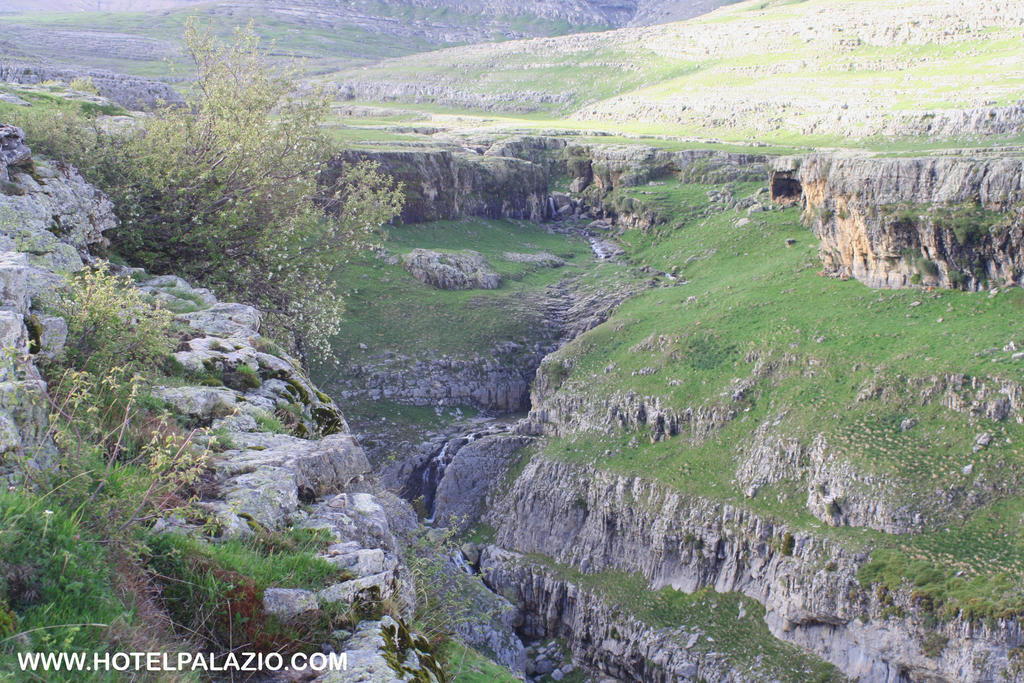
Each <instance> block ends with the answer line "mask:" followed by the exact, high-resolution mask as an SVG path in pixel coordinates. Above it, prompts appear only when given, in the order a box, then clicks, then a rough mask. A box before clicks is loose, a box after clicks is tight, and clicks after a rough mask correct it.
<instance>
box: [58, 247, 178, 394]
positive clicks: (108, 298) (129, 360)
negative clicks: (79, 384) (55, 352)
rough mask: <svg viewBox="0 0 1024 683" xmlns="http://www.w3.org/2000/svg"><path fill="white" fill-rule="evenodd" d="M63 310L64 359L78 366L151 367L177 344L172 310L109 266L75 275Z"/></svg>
mask: <svg viewBox="0 0 1024 683" xmlns="http://www.w3.org/2000/svg"><path fill="white" fill-rule="evenodd" d="M57 309H58V310H59V312H60V314H61V315H63V316H64V318H65V320H66V321H67V325H68V338H67V346H66V349H65V357H64V361H65V362H66V363H67V364H68V365H69V366H70V367H71V368H74V369H76V370H83V371H86V372H89V373H92V374H94V375H97V376H102V375H106V374H107V373H108V372H109V371H110V370H111V369H112V368H114V367H117V368H120V370H121V372H123V373H124V374H125V375H131V374H132V373H136V372H146V371H149V370H152V369H154V368H156V367H157V365H158V364H160V363H161V362H162V361H163V359H164V358H166V357H167V355H168V354H169V353H170V351H171V349H172V348H173V343H172V341H171V338H170V328H171V321H172V316H171V313H170V312H169V311H166V310H164V309H162V308H159V307H158V306H156V305H155V304H154V302H153V300H152V299H151V298H150V297H148V296H147V295H145V294H143V293H142V292H140V291H139V290H137V289H135V288H134V287H132V286H131V284H130V283H129V282H128V280H126V279H125V278H121V277H118V276H115V275H112V274H110V272H109V270H107V268H106V267H101V268H98V269H96V270H84V271H82V272H80V273H78V274H76V275H74V276H72V277H71V279H70V280H69V281H68V286H67V287H66V288H65V289H64V290H63V291H62V292H61V293H60V295H59V297H58V300H57Z"/></svg>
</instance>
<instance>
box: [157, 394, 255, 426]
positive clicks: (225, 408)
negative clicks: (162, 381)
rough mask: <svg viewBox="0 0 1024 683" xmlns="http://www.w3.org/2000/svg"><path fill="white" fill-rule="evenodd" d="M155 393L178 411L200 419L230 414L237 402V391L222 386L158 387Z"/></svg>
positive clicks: (205, 419) (204, 419) (210, 418)
mask: <svg viewBox="0 0 1024 683" xmlns="http://www.w3.org/2000/svg"><path fill="white" fill-rule="evenodd" d="M153 395H154V396H156V397H157V398H159V399H161V400H163V401H166V402H167V403H169V404H170V405H171V406H172V407H173V408H174V409H175V410H176V411H177V412H178V413H180V414H182V415H186V416H188V417H190V418H192V419H195V420H200V421H207V420H212V419H214V418H218V417H225V416H226V415H229V414H230V413H232V412H233V411H234V410H235V407H236V402H237V398H236V395H235V392H233V391H231V390H230V389H224V388H222V387H194V386H186V387H157V388H156V389H154V390H153Z"/></svg>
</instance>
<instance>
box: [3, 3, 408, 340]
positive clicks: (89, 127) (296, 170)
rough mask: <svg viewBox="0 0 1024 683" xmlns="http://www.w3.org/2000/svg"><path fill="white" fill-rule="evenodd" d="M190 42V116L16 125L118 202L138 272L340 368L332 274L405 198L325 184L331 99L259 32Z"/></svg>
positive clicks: (361, 179) (370, 170) (338, 172)
mask: <svg viewBox="0 0 1024 683" xmlns="http://www.w3.org/2000/svg"><path fill="white" fill-rule="evenodd" d="M185 41H186V46H187V49H188V52H189V55H190V56H191V58H192V60H193V61H194V63H195V66H196V74H197V80H196V83H195V87H194V89H193V91H192V95H191V97H190V98H189V101H188V103H187V106H184V107H180V106H179V107H170V106H169V107H165V108H163V109H159V110H158V111H156V112H155V113H154V114H153V115H152V116H150V117H148V118H147V119H146V120H145V121H144V122H138V123H137V125H136V126H135V127H134V128H131V129H129V130H126V131H120V132H118V131H110V132H107V131H105V130H104V128H103V126H102V125H100V123H99V122H98V121H97V116H98V114H99V113H101V112H98V111H91V110H90V111H84V110H83V109H80V108H75V109H70V108H67V107H50V108H48V109H46V110H42V111H39V112H25V113H21V112H19V113H18V117H17V121H16V123H17V124H18V125H21V126H22V127H23V128H24V129H25V131H26V135H27V136H28V138H29V140H30V142H31V144H32V145H33V146H35V147H36V148H37V151H39V152H42V153H44V154H49V155H52V156H57V157H58V158H59V159H61V160H65V161H69V162H71V163H74V164H75V165H76V166H78V167H79V168H80V169H81V170H82V172H83V173H84V174H85V175H86V177H87V178H88V179H89V180H90V181H91V182H94V183H97V184H98V185H100V187H101V188H102V189H103V190H104V191H106V192H107V194H109V195H110V197H111V199H112V200H113V201H114V204H115V207H116V210H117V213H118V217H119V218H120V219H121V226H120V228H119V229H118V230H116V231H114V232H113V234H112V235H111V236H112V238H113V241H114V245H115V247H116V248H117V249H118V250H120V251H121V252H123V253H124V254H126V255H130V258H131V260H132V261H133V262H135V263H137V264H139V265H142V266H145V267H146V269H147V270H149V271H150V272H153V273H157V274H163V273H171V272H173V273H175V274H178V275H181V276H184V277H186V278H188V279H191V280H194V281H197V282H200V283H202V284H203V285H205V286H207V287H211V288H213V289H214V290H216V291H217V293H218V295H219V296H220V298H221V299H235V300H238V301H243V302H245V303H249V304H252V305H254V306H257V307H258V308H261V309H263V310H264V311H265V313H266V317H265V320H264V324H265V325H266V327H267V329H268V330H269V332H270V333H271V334H272V335H277V336H278V337H280V338H281V339H282V340H284V341H286V342H287V343H289V344H291V345H293V346H294V348H295V350H296V351H297V352H298V354H299V355H300V357H302V358H303V359H304V360H305V357H306V354H307V353H308V352H310V351H312V352H316V353H319V354H323V355H329V352H330V347H329V344H328V339H329V338H330V337H331V336H332V335H333V334H334V333H335V332H336V331H337V329H338V326H339V325H340V314H341V312H342V310H343V308H344V307H343V298H342V297H341V296H339V292H337V291H335V288H334V287H333V286H332V282H333V279H332V276H333V271H334V269H335V268H337V267H338V266H339V264H340V263H342V262H343V261H344V259H345V257H346V256H347V255H348V254H349V253H353V252H354V251H356V250H358V249H360V248H361V247H362V246H364V245H365V244H366V243H367V242H368V241H369V240H370V239H371V238H372V235H373V234H374V232H375V231H376V230H377V229H379V227H380V226H381V225H382V224H383V223H384V222H386V221H388V220H390V219H391V218H392V217H393V216H395V215H396V214H397V213H398V212H399V210H400V208H401V201H402V193H401V188H399V187H396V186H394V184H393V182H392V181H391V179H390V178H388V177H387V176H384V175H382V174H381V173H380V172H379V171H378V170H377V168H376V166H374V165H372V164H365V163H364V164H357V165H350V166H339V167H337V168H333V169H331V173H330V174H326V173H324V171H325V170H326V168H327V165H326V163H327V161H328V160H329V159H330V158H331V157H332V156H333V150H334V146H333V143H332V142H331V140H330V139H329V137H328V135H327V133H326V132H325V130H324V129H323V127H322V125H321V124H322V123H323V121H324V118H325V117H326V115H327V113H328V112H329V103H330V100H329V97H328V95H327V94H326V92H323V91H319V90H312V91H308V92H302V93H296V92H295V84H296V83H297V78H298V70H297V68H291V69H289V70H287V71H286V72H285V73H283V74H280V75H275V74H273V73H271V72H270V71H269V70H268V68H267V67H266V65H265V63H264V53H263V52H262V50H261V49H260V45H259V40H258V37H257V36H256V33H255V32H254V31H253V29H252V26H251V25H250V26H249V27H248V28H246V29H240V30H238V31H237V32H236V35H235V39H234V41H233V42H231V43H230V44H227V45H222V44H220V43H218V41H217V40H216V39H215V38H214V37H213V34H212V33H211V32H210V31H209V30H205V29H202V28H200V27H199V26H198V24H197V23H196V22H195V21H189V23H188V24H187V28H186V34H185ZM32 109H35V107H33V108H32ZM328 175H329V177H330V182H327V179H328ZM320 181H323V182H324V183H325V184H324V185H320V184H319V183H320Z"/></svg>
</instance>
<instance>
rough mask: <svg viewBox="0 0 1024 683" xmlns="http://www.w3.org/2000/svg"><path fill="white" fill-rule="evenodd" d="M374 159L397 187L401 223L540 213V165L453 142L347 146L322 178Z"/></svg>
mask: <svg viewBox="0 0 1024 683" xmlns="http://www.w3.org/2000/svg"><path fill="white" fill-rule="evenodd" d="M361 161H374V162H377V163H378V164H380V169H381V171H383V172H385V173H387V174H388V175H390V176H391V177H392V178H394V179H395V181H396V182H400V183H402V185H403V188H404V192H405V205H404V206H403V208H402V214H401V219H402V221H404V222H406V223H420V222H424V221H433V220H443V219H450V218H459V217H462V216H482V217H486V218H527V219H530V220H540V219H542V218H544V216H545V211H546V204H545V199H546V197H547V186H548V176H547V172H546V169H545V168H544V167H543V166H542V165H539V164H534V163H532V162H530V161H527V160H524V159H518V158H514V157H503V156H497V155H493V154H482V153H477V152H475V151H473V150H467V149H465V148H463V147H461V146H457V145H454V144H452V145H447V146H440V145H439V146H438V147H436V148H427V149H424V148H423V147H412V146H410V147H402V146H398V145H392V146H388V147H386V148H379V149H378V148H373V147H371V148H367V149H353V150H346V151H343V152H341V153H340V154H339V155H338V156H337V157H335V158H334V159H333V160H332V161H331V162H330V164H329V167H328V169H327V171H326V172H325V175H324V180H325V182H330V181H331V180H333V177H334V175H335V174H336V171H332V169H337V168H338V167H339V166H340V165H343V164H354V163H359V162H361Z"/></svg>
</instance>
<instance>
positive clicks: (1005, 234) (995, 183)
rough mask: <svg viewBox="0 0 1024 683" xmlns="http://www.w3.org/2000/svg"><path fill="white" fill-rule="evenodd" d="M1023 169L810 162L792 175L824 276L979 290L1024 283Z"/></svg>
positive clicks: (960, 161)
mask: <svg viewBox="0 0 1024 683" xmlns="http://www.w3.org/2000/svg"><path fill="white" fill-rule="evenodd" d="M1022 172H1024V161H1022V160H1020V159H1018V158H1013V157H1003V158H976V159H975V158H969V157H934V158H920V159H913V158H877V157H831V156H825V155H812V156H810V157H808V158H807V159H805V160H803V163H802V164H801V165H800V167H799V171H798V172H797V174H796V176H795V177H796V178H797V179H798V181H799V183H800V185H801V187H802V194H803V206H804V217H805V220H806V221H807V222H809V223H810V225H811V228H812V230H813V231H814V234H815V235H816V236H817V237H818V239H819V240H820V241H821V258H822V263H823V265H824V267H825V272H826V273H829V274H832V275H836V276H839V277H854V278H856V279H858V280H860V281H862V282H864V283H865V284H868V285H870V286H872V287H906V286H909V285H912V284H920V285H925V286H928V285H934V286H939V287H953V288H959V289H972V290H977V289H983V288H985V287H988V286H993V285H1002V284H1019V283H1020V282H1021V277H1022V274H1024V256H1022V253H1024V252H1022V250H1021V245H1022V244H1024V212H1022V205H1024V180H1022V177H1024V176H1022Z"/></svg>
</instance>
